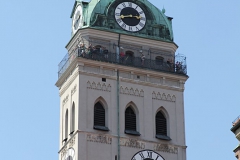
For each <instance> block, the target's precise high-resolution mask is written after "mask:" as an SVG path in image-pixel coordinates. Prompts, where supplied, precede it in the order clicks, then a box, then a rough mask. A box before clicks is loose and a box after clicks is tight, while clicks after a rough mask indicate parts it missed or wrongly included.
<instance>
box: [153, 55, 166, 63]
mask: <svg viewBox="0 0 240 160" xmlns="http://www.w3.org/2000/svg"><path fill="white" fill-rule="evenodd" d="M155 60H156V64H158V65H162V64H163V60H164V58H163V57H161V56H157V57H156V58H155Z"/></svg>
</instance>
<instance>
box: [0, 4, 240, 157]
mask: <svg viewBox="0 0 240 160" xmlns="http://www.w3.org/2000/svg"><path fill="white" fill-rule="evenodd" d="M150 2H151V3H153V4H154V5H155V6H157V7H158V8H160V9H162V8H163V7H164V8H165V9H166V13H165V14H166V15H167V16H170V17H173V18H174V19H173V31H174V41H175V43H176V44H177V45H178V46H179V48H178V50H177V52H176V54H177V53H181V54H184V55H185V56H186V57H187V70H188V75H189V79H188V81H187V82H186V84H185V93H184V102H185V124H186V126H185V130H186V144H187V146H188V147H187V159H188V160H192V159H194V160H203V159H204V160H205V159H206V160H208V159H212V160H215V159H216V160H235V159H236V158H235V156H234V153H233V149H234V148H235V147H236V146H237V145H238V141H237V139H236V138H235V136H234V134H233V133H232V132H231V131H230V129H231V127H232V121H233V120H234V119H235V118H236V117H237V116H239V115H240V94H239V92H238V91H239V89H240V84H239V82H240V81H239V79H240V72H239V70H240V63H239V62H240V47H239V46H240V1H237V0H234V1H229V0H228V1H227V0H211V1H207V0H194V1H193V0H181V1H176V0H150ZM0 4H1V5H0V55H1V61H0V77H1V78H0V137H1V138H2V140H1V141H0V144H1V145H0V155H1V156H0V157H1V158H0V159H9V160H16V159H18V160H19V159H20V160H21V159H24V160H43V159H47V160H50V159H51V160H52V159H58V147H59V141H58V140H59V119H60V118H59V109H60V107H59V103H60V102H59V101H60V100H59V92H58V88H57V87H56V86H55V83H56V81H57V79H58V75H57V72H58V63H59V62H60V61H61V59H62V58H63V57H64V55H65V54H66V53H67V50H66V49H65V46H66V44H67V43H68V41H69V40H70V37H71V19H70V13H71V11H72V7H73V4H74V0H61V1H53V0H48V1H30V0H21V1H17V0H11V1H6V0H5V1H3V0H0Z"/></svg>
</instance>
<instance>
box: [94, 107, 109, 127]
mask: <svg viewBox="0 0 240 160" xmlns="http://www.w3.org/2000/svg"><path fill="white" fill-rule="evenodd" d="M93 128H94V129H97V130H104V131H108V130H109V129H108V128H107V127H106V126H105V109H104V107H103V106H102V104H101V103H100V102H97V103H96V104H95V105H94V127H93Z"/></svg>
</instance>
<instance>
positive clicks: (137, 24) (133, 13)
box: [115, 2, 147, 32]
mask: <svg viewBox="0 0 240 160" xmlns="http://www.w3.org/2000/svg"><path fill="white" fill-rule="evenodd" d="M115 19H116V21H117V23H118V25H119V26H120V27H121V28H123V29H124V30H126V31H129V32H138V31H140V30H141V29H143V28H144V26H145V24H146V20H147V19H146V15H145V13H144V11H143V10H142V8H141V7H140V6H138V5H137V4H135V3H133V2H122V3H120V4H118V6H117V7H116V8H115Z"/></svg>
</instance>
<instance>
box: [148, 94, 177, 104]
mask: <svg viewBox="0 0 240 160" xmlns="http://www.w3.org/2000/svg"><path fill="white" fill-rule="evenodd" d="M152 99H155V100H164V101H169V102H176V97H175V95H173V96H171V95H170V94H167V95H166V94H165V93H162V94H161V93H160V92H157V93H156V92H153V93H152Z"/></svg>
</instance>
